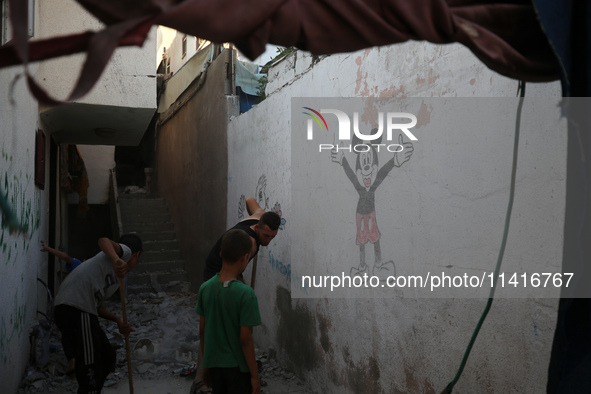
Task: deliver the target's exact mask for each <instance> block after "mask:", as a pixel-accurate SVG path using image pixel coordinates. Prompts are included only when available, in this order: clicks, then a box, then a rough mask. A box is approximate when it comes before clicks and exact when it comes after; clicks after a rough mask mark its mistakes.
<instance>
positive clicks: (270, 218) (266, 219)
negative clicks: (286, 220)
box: [259, 212, 281, 231]
mask: <svg viewBox="0 0 591 394" xmlns="http://www.w3.org/2000/svg"><path fill="white" fill-rule="evenodd" d="M280 224H281V216H279V215H277V214H276V213H275V212H265V213H263V216H261V218H260V219H259V226H262V225H265V226H267V227H269V228H270V229H271V230H273V231H275V230H277V229H278V228H279V225H280Z"/></svg>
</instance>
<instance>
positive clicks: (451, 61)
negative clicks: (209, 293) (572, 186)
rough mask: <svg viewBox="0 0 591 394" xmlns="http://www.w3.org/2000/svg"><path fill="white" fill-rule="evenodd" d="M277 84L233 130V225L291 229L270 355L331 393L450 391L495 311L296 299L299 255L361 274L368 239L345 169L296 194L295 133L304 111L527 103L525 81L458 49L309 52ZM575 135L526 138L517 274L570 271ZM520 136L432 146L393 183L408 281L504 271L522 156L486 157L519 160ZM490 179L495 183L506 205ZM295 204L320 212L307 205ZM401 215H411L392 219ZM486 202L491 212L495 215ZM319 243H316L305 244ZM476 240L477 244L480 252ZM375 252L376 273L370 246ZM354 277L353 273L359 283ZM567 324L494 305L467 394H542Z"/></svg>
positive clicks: (387, 202)
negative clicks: (536, 269)
mask: <svg viewBox="0 0 591 394" xmlns="http://www.w3.org/2000/svg"><path fill="white" fill-rule="evenodd" d="M269 80H270V82H269V85H268V87H267V99H266V100H265V101H263V102H262V103H261V104H259V105H258V106H256V107H255V108H254V109H252V110H251V111H249V112H247V113H246V114H243V115H241V116H239V117H237V118H235V119H233V121H231V123H230V125H229V130H228V149H229V152H228V157H229V174H228V177H229V188H228V226H231V225H233V224H234V223H235V222H236V221H237V220H239V219H240V218H241V217H243V216H244V215H245V214H244V212H245V211H244V208H243V203H242V199H243V196H245V197H250V196H255V197H256V198H257V199H258V200H259V203H260V204H261V205H262V206H263V207H264V208H266V209H267V210H271V209H273V208H274V207H275V206H276V204H280V208H281V211H282V217H283V218H284V219H285V220H286V221H285V225H284V228H283V230H280V231H279V234H278V236H277V237H276V238H275V240H273V241H272V243H271V244H270V245H269V246H268V247H263V248H261V251H260V253H259V261H258V270H257V282H256V283H257V285H256V293H257V295H258V298H259V305H260V308H261V314H262V318H263V326H262V327H260V328H257V329H256V330H255V339H256V342H257V344H258V345H259V347H261V348H262V349H266V348H267V347H270V346H272V347H274V348H276V349H277V354H278V357H280V358H281V359H283V360H284V361H285V362H287V363H288V364H290V365H291V367H292V369H293V370H294V371H295V372H296V373H298V374H299V375H300V376H301V377H303V378H304V379H305V380H306V381H307V382H308V383H309V384H311V386H312V387H313V389H314V390H316V391H317V392H322V393H347V392H351V393H369V392H371V393H405V392H441V391H442V390H443V388H444V387H445V386H446V385H447V384H448V383H449V382H450V381H451V380H452V379H453V377H454V376H455V373H456V371H457V368H458V366H459V364H460V362H461V358H462V356H463V352H464V350H465V348H466V346H467V344H468V342H469V340H470V336H471V334H472V331H473V330H474V327H475V325H476V323H477V321H478V319H479V317H480V315H481V313H482V311H483V309H484V306H485V304H486V300H485V299H470V298H446V299H429V298H422V297H420V296H416V297H413V296H409V295H408V294H405V296H404V297H402V296H395V297H391V298H380V299H371V298H370V299H361V298H355V297H354V296H353V298H350V299H332V298H326V297H322V298H313V299H297V300H296V299H291V297H290V287H291V285H293V284H294V283H296V284H297V280H298V278H299V276H300V275H302V273H301V272H298V269H299V268H298V267H300V266H301V265H298V262H297V261H292V260H291V259H292V256H293V255H298V254H297V253H293V252H294V250H298V251H299V250H304V251H306V252H307V253H308V256H309V258H310V260H311V261H314V262H317V264H318V265H319V266H325V265H327V264H326V263H327V261H326V260H324V257H325V255H320V253H319V255H318V256H315V253H318V251H321V252H322V251H324V250H325V249H330V250H333V251H334V253H335V254H338V255H339V256H343V257H344V258H347V259H351V260H348V261H355V260H356V259H357V260H358V259H359V257H358V256H359V247H358V246H357V245H356V244H355V238H354V236H355V219H354V212H355V206H356V203H357V196H356V193H355V192H354V190H353V188H352V186H351V184H350V182H349V181H348V179H347V178H346V177H345V176H344V173H343V170H342V168H341V167H340V166H338V165H336V164H335V163H330V157H328V158H327V163H328V164H327V165H326V166H325V167H323V168H322V169H321V170H318V171H317V172H310V173H306V174H307V175H308V176H309V177H310V179H311V181H310V185H312V186H310V188H309V189H307V190H305V192H302V191H301V190H297V191H296V192H297V193H294V190H292V172H293V171H295V169H293V168H292V167H291V165H292V152H291V135H292V133H296V132H297V130H293V129H292V125H291V108H290V107H291V105H290V99H291V98H292V97H515V95H516V91H517V84H518V83H517V81H514V80H509V79H507V78H504V77H502V76H500V75H498V74H495V73H493V72H491V71H490V70H488V69H487V68H485V67H484V66H483V65H482V64H481V63H480V62H479V61H478V60H477V59H476V58H475V57H474V56H472V55H471V53H470V52H469V51H468V50H466V49H464V48H463V47H461V46H459V45H447V46H435V45H431V44H427V43H417V42H411V43H406V44H401V45H396V46H392V47H387V48H374V49H370V50H366V51H360V52H357V53H352V54H344V55H338V56H330V57H326V58H321V59H314V58H312V57H310V56H306V55H303V54H302V53H296V54H295V56H293V55H292V56H290V57H288V58H287V59H285V60H283V61H282V62H280V63H279V64H278V65H277V66H276V67H274V68H273V69H271V70H270V74H269ZM559 89H560V87H559V84H558V83H552V84H528V85H527V94H526V96H528V97H553V98H555V99H556V100H558V98H559V96H560V90H559ZM526 114H527V116H529V119H532V117H534V118H535V117H539V118H540V119H542V118H543V117H545V116H546V117H547V119H548V120H553V121H556V119H557V117H558V115H557V111H552V110H549V111H547V113H539V111H538V112H536V109H535V108H531V107H529V108H528V107H527V106H526V107H525V109H524V116H526ZM562 127H563V125H562V124H559V125H558V127H557V129H554V130H550V131H549V130H539V132H537V130H533V129H532V127H524V133H523V135H522V138H521V144H520V158H519V172H518V176H517V180H518V182H517V196H516V201H515V206H514V211H513V218H514V222H513V223H512V227H511V230H510V233H509V242H508V246H507V252H506V254H505V256H506V257H505V259H506V261H508V262H515V261H524V262H529V263H531V259H532V258H533V259H540V260H541V261H540V263H541V264H543V265H544V266H545V267H558V266H559V265H560V258H561V250H562V226H563V214H564V182H565V171H566V169H565V157H566V145H565V144H566V132H565V129H564V128H562ZM419 130H420V129H419ZM512 135H513V130H503V131H500V132H499V135H482V134H478V130H477V128H476V130H474V131H473V132H471V133H470V134H469V135H461V134H460V135H454V136H452V137H450V136H448V135H441V134H439V135H421V136H420V137H419V141H417V142H416V143H415V144H414V149H415V150H414V154H413V156H412V157H411V159H410V160H409V162H407V163H406V164H404V165H403V166H402V167H400V168H394V170H393V171H392V172H391V173H390V175H389V176H388V178H387V179H386V180H385V181H384V183H383V184H382V185H381V186H380V189H379V190H378V191H377V192H376V212H378V214H379V215H380V216H379V218H378V222H379V223H380V230H381V232H382V249H383V251H382V252H383V255H384V256H396V264H397V269H400V270H402V271H406V272H405V273H407V274H412V273H413V270H414V269H415V267H416V266H417V264H431V266H433V267H436V266H439V268H440V269H441V266H445V265H449V264H451V265H454V266H456V267H457V268H461V267H462V266H463V267H465V268H466V269H469V267H474V266H476V267H478V268H479V269H480V271H479V272H482V269H489V270H492V269H494V265H495V263H496V253H497V252H498V248H499V247H500V243H501V235H502V232H503V219H504V215H505V209H506V204H507V201H508V195H509V193H508V184H509V179H510V168H511V166H510V163H511V149H510V148H507V149H506V150H503V151H502V152H499V150H495V149H492V148H490V149H487V148H486V146H497V145H495V144H498V143H500V142H501V143H505V145H506V146H508V147H510V146H512V139H511V138H512ZM450 139H453V141H451V140H450ZM507 139H509V141H506V140H507ZM454 141H455V142H454ZM487 144H490V145H487ZM483 145H485V148H483V147H482V146H483ZM549 145H550V146H551V148H549V147H548V146H549ZM438 147H439V148H441V149H438ZM443 149H447V150H448V151H449V153H450V154H449V155H446V154H444V152H443ZM384 162H385V161H380V164H383V163H384ZM483 163H484V164H483ZM491 163H493V165H491ZM330 164H333V166H332V167H331V166H330ZM298 170H299V169H298ZM462 171H465V173H463V172H462ZM472 172H476V175H475V174H473V173H472ZM478 177H480V178H478ZM316 178H322V179H324V180H326V181H325V182H326V185H324V186H322V185H319V184H318V182H315V180H316ZM475 179H476V182H475ZM478 179H481V181H480V182H478ZM483 179H492V180H493V181H494V182H493V183H494V186H492V189H493V190H492V191H491V190H490V189H489V186H488V185H487V184H488V182H486V181H482V180H483ZM448 184H449V186H448ZM499 185H500V186H499ZM454 187H461V189H454ZM292 193H294V194H296V195H297V194H300V195H301V194H305V195H306V196H307V198H301V199H298V201H292ZM329 198H330V199H333V198H334V199H336V200H337V201H338V203H337V204H334V205H335V206H336V207H340V208H341V211H338V210H337V211H335V212H333V211H330V206H329V205H326V204H324V203H325V202H326V199H329ZM394 203H395V206H396V207H404V209H394V208H392V206H393V205H394ZM483 203H484V205H485V206H486V210H480V209H481V208H482V207H483V205H481V204H483ZM327 209H328V211H329V212H330V214H329V213H326V212H325V210H327ZM303 211H304V212H305V211H311V212H312V214H311V215H309V216H307V217H306V218H305V220H309V222H308V223H306V222H304V223H302V218H301V217H299V216H298V215H300V213H302V212H303ZM331 214H332V215H331ZM315 216H316V217H315ZM349 216H353V219H351V218H350V217H349ZM326 217H328V219H327V220H325V218H326ZM432 223H434V224H436V226H435V227H433V228H432V227H431V224H432ZM296 224H297V226H296ZM304 226H305V227H304ZM294 228H298V233H294V231H295V230H294ZM341 229H345V230H341ZM346 229H350V231H349V232H350V233H351V234H350V236H349V237H348V238H347V237H343V238H342V239H340V241H339V240H338V239H330V241H331V242H332V243H330V244H327V245H326V244H324V241H323V240H324V239H326V237H324V236H323V235H324V234H326V233H327V232H328V233H330V232H331V231H333V230H334V231H335V232H337V231H342V232H341V233H343V234H344V233H346ZM305 235H309V237H308V240H309V242H310V243H311V244H300V243H298V240H301V239H302V238H303V237H304V236H305ZM467 237H468V238H470V239H471V240H477V241H478V242H477V243H474V244H472V246H470V245H471V244H470V242H468V241H467V240H466V238H467ZM315 240H316V241H315ZM296 248H297V249H296ZM366 249H367V260H368V262H371V261H372V259H373V255H372V253H373V252H372V247H371V245H367V248H366ZM530 253H531V255H530ZM329 254H330V253H329ZM329 254H328V255H329ZM532 256H534V257H532ZM338 261H339V259H336V261H335V260H333V261H331V262H330V263H331V264H333V265H334V264H336V263H338ZM344 265H345V266H344V267H343V270H344V271H347V270H349V269H350V268H351V264H350V263H347V264H344ZM483 267H485V268H483ZM330 273H332V271H331V272H330ZM246 277H248V275H246ZM556 311H557V300H556V299H506V298H504V299H503V298H501V299H497V300H495V302H494V303H493V306H492V309H491V311H490V313H489V315H488V318H487V320H486V322H485V324H484V326H483V328H482V330H481V332H480V335H479V337H478V340H477V341H476V344H475V346H474V348H473V350H472V354H471V356H470V359H469V360H468V364H467V365H466V368H465V370H464V373H463V375H462V377H461V379H460V381H459V382H458V384H457V385H456V387H455V390H454V392H455V391H457V392H524V393H536V392H543V391H544V390H545V383H546V372H547V368H548V362H549V356H550V348H551V343H552V336H553V332H554V326H555V319H556Z"/></svg>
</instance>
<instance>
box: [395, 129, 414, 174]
mask: <svg viewBox="0 0 591 394" xmlns="http://www.w3.org/2000/svg"><path fill="white" fill-rule="evenodd" d="M398 144H399V145H400V146H402V151H401V152H396V153H394V165H395V166H396V167H400V166H401V165H403V164H404V163H406V162H407V161H408V160H409V159H410V157H411V156H412V152H413V151H414V147H413V146H412V142H404V139H403V138H402V134H399V135H398Z"/></svg>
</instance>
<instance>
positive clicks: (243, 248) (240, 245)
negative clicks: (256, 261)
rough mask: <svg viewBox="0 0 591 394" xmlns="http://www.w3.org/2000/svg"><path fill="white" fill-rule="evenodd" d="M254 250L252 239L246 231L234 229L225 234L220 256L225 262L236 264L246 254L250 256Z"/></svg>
mask: <svg viewBox="0 0 591 394" xmlns="http://www.w3.org/2000/svg"><path fill="white" fill-rule="evenodd" d="M251 250H252V238H250V235H248V233H247V232H246V231H244V230H241V229H232V230H229V231H228V232H226V234H224V237H223V238H222V245H221V248H220V254H221V256H222V260H223V261H227V262H229V263H234V262H236V261H238V260H240V258H241V257H242V256H244V255H245V254H247V253H248V254H249V255H250V251H251Z"/></svg>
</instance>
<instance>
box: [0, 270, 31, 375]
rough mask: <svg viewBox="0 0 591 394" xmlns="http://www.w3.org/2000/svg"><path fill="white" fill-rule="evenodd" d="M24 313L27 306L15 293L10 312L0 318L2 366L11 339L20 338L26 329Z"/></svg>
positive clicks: (0, 358) (6, 357)
mask: <svg viewBox="0 0 591 394" xmlns="http://www.w3.org/2000/svg"><path fill="white" fill-rule="evenodd" d="M21 279H22V278H21ZM19 300H20V302H19ZM26 313H27V304H26V302H25V301H24V300H23V297H22V294H21V296H20V297H19V296H18V294H17V293H15V294H14V302H13V304H12V310H11V311H10V312H9V314H8V315H7V316H4V315H2V316H0V361H2V364H6V363H7V362H8V361H9V360H8V354H9V353H10V352H8V344H9V343H10V342H11V341H12V340H13V339H15V338H20V337H21V335H22V334H23V332H24V331H25V329H26V327H25V326H24V325H25V316H26Z"/></svg>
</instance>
